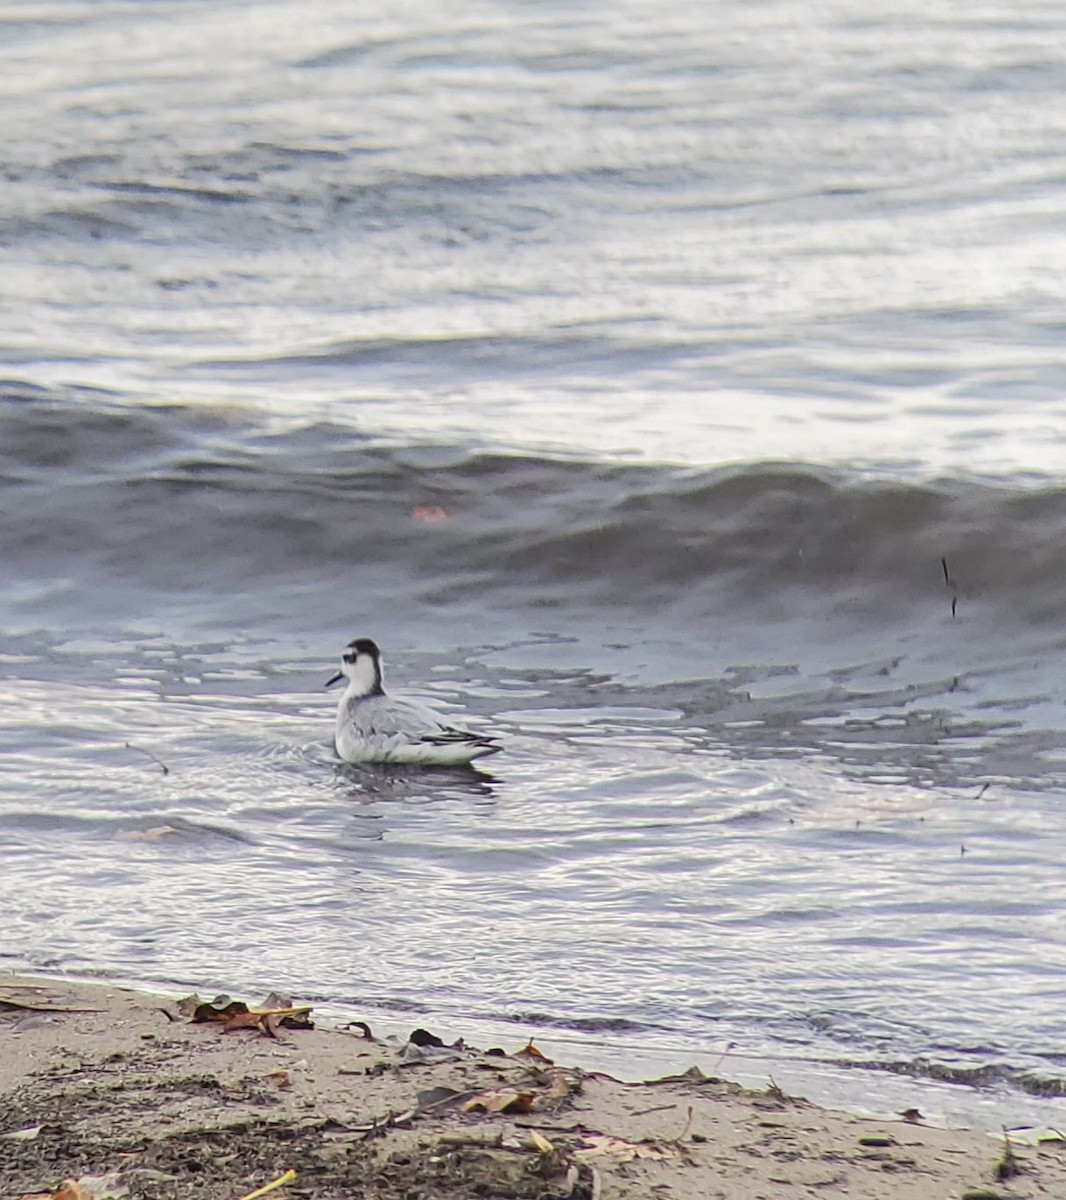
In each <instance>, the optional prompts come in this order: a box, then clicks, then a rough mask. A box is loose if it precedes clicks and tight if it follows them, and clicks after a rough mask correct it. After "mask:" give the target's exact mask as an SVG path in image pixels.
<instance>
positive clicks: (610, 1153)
mask: <svg viewBox="0 0 1066 1200" xmlns="http://www.w3.org/2000/svg"><path fill="white" fill-rule="evenodd" d="M581 1140H582V1141H583V1142H584V1143H585V1144H584V1145H583V1146H582V1147H581V1148H580V1149H579V1150H575V1151H574V1152H573V1155H572V1157H573V1158H575V1159H577V1160H578V1161H579V1162H587V1161H588V1160H589V1159H591V1158H616V1159H618V1161H619V1162H632V1161H633V1159H635V1158H652V1159H664V1158H673V1157H674V1155H676V1154H677V1151H676V1150H675V1149H674V1148H673V1147H671V1146H663V1145H660V1144H658V1143H656V1142H627V1141H626V1140H625V1138H616V1137H608V1136H607V1134H605V1133H587V1134H585V1135H584V1136H583V1137H582V1139H581Z"/></svg>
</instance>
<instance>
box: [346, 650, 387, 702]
mask: <svg viewBox="0 0 1066 1200" xmlns="http://www.w3.org/2000/svg"><path fill="white" fill-rule="evenodd" d="M344 673H345V675H347V676H348V695H349V696H380V695H381V693H382V692H383V691H384V688H383V687H382V680H383V676H382V673H381V663H380V661H379V660H378V659H376V658H375V657H374V656H373V655H372V654H360V655H359V657H358V658H357V659H356V660H355V662H354V663H346V664H345V671H344Z"/></svg>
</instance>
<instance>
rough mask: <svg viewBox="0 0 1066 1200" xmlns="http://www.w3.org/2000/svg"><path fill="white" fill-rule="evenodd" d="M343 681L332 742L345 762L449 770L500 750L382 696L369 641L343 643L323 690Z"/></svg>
mask: <svg viewBox="0 0 1066 1200" xmlns="http://www.w3.org/2000/svg"><path fill="white" fill-rule="evenodd" d="M342 679H347V680H348V686H347V687H346V688H345V690H344V695H343V696H341V698H340V703H339V704H338V705H337V731H336V735H335V741H336V746H337V753H338V754H339V755H340V757H341V758H343V759H344V761H345V762H350V763H411V764H414V765H421V766H425V767H450V766H456V765H459V764H462V763H468V762H471V761H472V760H473V759H475V758H481V757H482V756H483V755H486V754H495V753H496V752H497V751H498V750H502V749H503V747H502V746H497V745H496V744H495V738H491V737H483V736H482V735H481V734H478V733H470V732H469V731H467V730H465V729H456V728H454V727H453V726H451V725H447V724H445V723H444V721H442V720H441V718H440V716H439V715H438V714H437V713H435V712H434V711H433V710H432V709H431V708H427V707H426V705H424V704H420V703H419V702H418V701H417V700H405V699H400V698H396V697H393V696H387V695H386V694H385V689H384V688H383V687H382V672H381V651H380V650H379V649H378V648H377V646H376V645H375V644H374V642H372V641H371V640H370V639H369V638H356V639H355V641H354V642H349V643H348V646H347V648H346V649H345V651H344V653H343V654H342V655H341V669H340V670H339V671H338V672H337V674H336V675H334V676H333V677H332V678H331V679H329V680H328V681H327V683H326V687H331V686H332V685H333V684H335V683H339V682H340V681H341V680H342Z"/></svg>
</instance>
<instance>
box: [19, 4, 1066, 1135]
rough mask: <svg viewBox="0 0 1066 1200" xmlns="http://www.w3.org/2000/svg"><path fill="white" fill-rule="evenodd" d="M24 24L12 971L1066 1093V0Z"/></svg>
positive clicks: (1011, 1094) (957, 1084)
mask: <svg viewBox="0 0 1066 1200" xmlns="http://www.w3.org/2000/svg"><path fill="white" fill-rule="evenodd" d="M0 13H2V16H3V26H2V29H3V34H2V36H3V46H4V61H5V69H4V71H3V72H2V73H0V99H2V103H3V107H4V112H5V116H6V119H5V122H4V132H3V142H4V155H3V167H2V171H3V180H4V186H3V188H2V190H0V301H2V304H3V310H4V314H5V317H4V321H3V323H2V326H0V376H2V381H0V496H2V501H3V503H2V509H0V511H2V513H3V519H2V521H0V554H2V561H3V563H4V571H3V575H2V577H0V741H2V743H3V749H4V754H3V758H2V760H0V767H2V773H0V903H2V905H3V909H4V912H5V922H4V931H3V934H2V935H0V961H4V962H7V963H8V964H9V965H11V966H20V967H24V966H30V967H37V968H40V969H45V970H49V971H57V970H59V971H73V972H99V973H103V974H104V975H107V976H109V977H113V978H122V979H129V980H138V981H144V982H151V983H155V984H159V985H163V986H167V987H173V988H175V989H178V988H183V987H188V986H194V985H195V986H198V987H199V988H200V989H201V990H205V991H210V990H211V989H212V988H227V989H230V990H234V991H239V992H242V993H251V994H253V995H254V993H255V992H257V991H264V990H267V989H269V988H272V987H282V988H290V989H292V990H294V991H296V992H298V993H299V994H300V995H301V996H303V997H308V998H311V999H314V1000H316V1001H317V1002H318V1003H319V1004H320V1006H321V1007H323V1008H324V1009H325V1010H326V1011H327V1012H335V1013H338V1014H348V1015H353V1014H358V1015H366V1014H370V1015H371V1016H373V1018H374V1020H376V1021H378V1020H380V1021H384V1022H385V1023H386V1025H388V1024H389V1023H392V1024H393V1025H394V1026H395V1027H396V1028H402V1027H404V1026H406V1025H407V1024H409V1023H410V1022H411V1021H415V1022H416V1023H426V1022H428V1023H432V1024H434V1025H439V1026H441V1027H442V1028H443V1030H444V1031H445V1032H447V1031H448V1030H450V1029H452V1028H454V1029H455V1030H457V1031H458V1032H463V1033H466V1034H467V1035H468V1036H469V1033H470V1031H471V1030H472V1029H473V1030H474V1031H475V1032H477V1031H480V1032H481V1033H482V1034H483V1035H484V1036H485V1037H498V1038H500V1039H502V1040H504V1041H506V1040H507V1039H510V1040H511V1041H514V1042H515V1044H519V1043H520V1042H521V1041H522V1040H524V1039H525V1038H526V1037H528V1036H529V1035H530V1033H535V1034H536V1036H537V1040H538V1044H543V1045H545V1046H547V1047H548V1048H552V1047H557V1048H561V1049H562V1050H563V1051H565V1053H566V1055H567V1056H569V1057H570V1058H571V1059H574V1058H576V1059H579V1060H582V1061H586V1062H594V1063H596V1064H598V1065H606V1066H608V1067H610V1068H612V1069H615V1070H618V1071H625V1070H626V1069H629V1070H630V1071H633V1070H636V1069H637V1066H638V1065H639V1066H640V1067H641V1068H642V1069H643V1068H644V1067H646V1068H647V1069H646V1070H645V1073H646V1074H654V1073H656V1070H655V1069H656V1068H657V1067H663V1066H665V1065H675V1064H676V1065H682V1066H683V1065H687V1064H688V1063H689V1062H692V1061H699V1062H701V1063H702V1064H703V1065H704V1066H705V1068H708V1069H710V1068H714V1067H716V1066H718V1065H720V1066H721V1069H722V1070H724V1071H726V1073H729V1072H730V1071H731V1070H732V1072H733V1073H734V1074H736V1075H737V1076H738V1077H743V1078H749V1077H751V1078H756V1077H759V1076H760V1075H762V1076H763V1077H765V1074H766V1073H769V1072H771V1071H772V1073H773V1074H774V1075H775V1078H777V1079H778V1080H779V1081H785V1082H787V1083H789V1084H794V1085H795V1086H796V1087H797V1088H800V1089H805V1090H808V1091H810V1092H811V1093H812V1094H817V1095H819V1096H820V1097H822V1098H826V1099H830V1100H837V1101H839V1100H842V1099H843V1100H851V1099H853V1098H855V1097H858V1096H864V1097H869V1096H870V1095H874V1094H877V1095H881V1096H884V1097H888V1098H890V1099H892V1100H895V1099H897V1098H905V1092H906V1089H903V1090H900V1089H899V1087H898V1085H897V1084H896V1083H895V1082H894V1081H896V1080H903V1081H905V1083H906V1084H907V1085H908V1086H911V1085H921V1086H922V1087H923V1088H926V1089H927V1092H925V1093H923V1094H928V1095H929V1097H930V1103H931V1104H932V1105H933V1106H934V1107H939V1108H941V1109H942V1110H943V1111H945V1112H947V1113H949V1114H952V1115H958V1114H962V1115H967V1114H968V1115H969V1116H970V1117H971V1118H972V1116H973V1115H974V1114H975V1113H976V1114H977V1115H978V1116H979V1117H982V1119H985V1118H987V1119H988V1120H989V1121H991V1122H992V1123H993V1124H994V1123H996V1121H998V1120H999V1119H1001V1118H1002V1119H1009V1118H1011V1117H1020V1118H1025V1119H1030V1118H1031V1119H1052V1118H1054V1120H1057V1121H1059V1122H1061V1121H1062V1120H1063V1119H1064V1116H1066V1100H1064V1099H1062V1097H1063V1096H1064V1095H1066V1075H1064V1066H1066V1043H1064V1032H1066V1030H1064V1022H1063V1018H1062V1011H1063V1000H1064V997H1066V974H1064V972H1066V929H1064V925H1063V912H1064V904H1066V881H1064V877H1063V869H1062V863H1063V859H1064V857H1066V812H1064V807H1063V799H1064V795H1066V672H1064V669H1063V667H1064V654H1066V627H1064V626H1066V570H1064V564H1066V487H1064V483H1066V478H1064V470H1063V452H1064V446H1066V358H1064V354H1063V336H1064V332H1066V220H1064V209H1066V196H1064V193H1063V187H1062V180H1063V178H1066V106H1064V105H1063V103H1062V100H1063V93H1064V91H1066V51H1063V49H1062V47H1063V46H1066V11H1062V10H1059V9H1057V8H1056V7H1055V6H1038V7H1037V8H1036V9H1033V10H1031V11H1030V10H1027V11H1026V12H1025V13H1022V12H1020V11H1018V10H1016V8H1014V7H1011V6H1007V5H1005V4H1002V3H998V4H997V3H990V4H986V5H978V6H971V7H969V8H967V9H966V10H965V11H962V10H960V9H959V7H958V5H956V4H948V3H946V2H943V0H940V2H936V0H934V2H933V3H928V2H926V3H923V4H921V5H919V4H915V3H906V2H902V0H900V2H897V3H892V4H888V5H882V6H880V8H879V9H878V11H877V12H876V13H873V12H871V11H870V10H869V9H868V7H864V6H860V5H858V4H857V3H844V2H841V3H833V4H828V5H827V4H823V5H819V6H817V7H815V6H809V5H803V4H799V3H787V2H777V3H775V2H767V3H759V4H751V3H745V4H740V3H722V4H717V5H712V6H707V5H706V4H695V3H688V2H682V3H679V4H677V5H674V6H673V7H672V8H671V9H670V11H669V12H666V11H662V10H660V9H657V8H655V7H653V6H651V5H647V4H639V3H626V2H624V0H623V2H619V3H617V4H613V5H610V6H596V5H578V6H576V7H575V6H574V5H562V4H559V3H555V2H554V0H543V2H533V0H525V2H517V0H514V2H510V3H507V2H504V0H492V2H489V0H482V2H478V0H475V2H474V3H464V4H462V5H459V4H451V3H448V2H444V3H437V4H433V5H429V4H425V3H423V2H420V0H411V2H409V3H402V2H401V3H400V4H397V5H393V6H390V8H389V10H388V11H387V12H379V11H378V10H377V9H374V8H366V9H365V10H364V9H363V8H362V7H357V8H353V7H352V6H350V5H344V4H341V3H339V2H338V0H310V2H309V3H307V4H302V5H299V6H296V5H290V4H272V3H255V2H252V3H237V2H235V0H213V2H212V3H210V4H208V3H201V2H199V0H156V2H150V0H129V2H124V3H117V2H116V3H111V2H109V0H93V2H92V3H89V2H87V0H70V2H66V3H53V4H44V3H31V4H19V5H7V6H3V7H2V8H0ZM356 636H371V637H374V638H375V639H376V640H377V641H378V642H379V643H380V644H381V645H382V646H383V647H384V650H385V653H386V658H387V671H388V683H389V684H390V685H392V684H395V685H396V686H397V687H399V688H406V689H412V690H414V691H415V692H417V693H418V694H420V695H422V696H423V697H425V698H429V699H431V700H432V701H433V702H435V703H437V704H439V705H440V706H441V707H442V708H445V709H447V710H449V711H453V712H454V713H455V714H456V719H457V720H460V721H463V722H466V723H468V724H470V725H471V726H475V727H477V728H483V729H486V730H488V729H492V730H493V731H496V732H498V733H500V734H501V736H502V737H503V739H504V741H505V743H506V753H504V754H501V755H499V756H496V757H494V758H493V759H491V760H489V761H488V762H486V764H485V770H483V771H481V772H466V773H463V772H459V773H454V772H452V773H449V772H441V773H422V774H410V773H407V774H404V773H398V772H395V771H392V772H382V771H379V770H371V769H366V770H356V769H348V768H343V767H340V766H339V765H338V764H337V763H336V762H335V760H334V758H333V754H332V748H331V733H332V716H333V706H334V703H335V696H333V695H331V694H329V693H326V692H324V691H323V690H322V684H323V683H324V681H325V679H326V678H327V677H328V676H329V675H331V674H332V673H333V672H334V670H335V669H336V661H337V656H338V654H339V651H340V648H341V646H342V645H343V644H344V643H346V642H347V641H348V640H350V639H351V638H353V637H356ZM163 766H165V767H166V768H167V771H166V773H164V771H163V769H162V768H163ZM727 1047H731V1048H730V1049H729V1050H728V1051H727ZM723 1053H724V1054H726V1058H725V1060H722V1055H723ZM856 1080H858V1081H859V1082H858V1083H856V1082H855V1081H856ZM908 1094H909V1093H908ZM901 1106H903V1105H902V1104H901ZM982 1114H983V1116H982Z"/></svg>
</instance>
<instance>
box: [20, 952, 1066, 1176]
mask: <svg viewBox="0 0 1066 1200" xmlns="http://www.w3.org/2000/svg"><path fill="white" fill-rule="evenodd" d="M312 1016H313V1014H312ZM243 1021H244V1023H246V1024H249V1023H250V1027H248V1028H239V1029H233V1030H231V1031H229V1032H226V1031H225V1030H224V1028H223V1026H222V1025H221V1024H219V1023H202V1024H194V1023H191V1022H190V1020H189V1015H188V1011H187V1010H186V1011H182V1010H180V1009H179V1006H178V1005H177V1003H176V1002H175V1001H174V999H173V998H171V997H165V996H154V995H151V994H148V993H144V992H135V991H130V990H127V989H124V988H119V987H115V986H109V985H102V984H90V983H83V982H77V981H70V980H65V979H64V980H46V979H26V978H16V977H14V976H0V1047H2V1054H0V1200H21V1198H22V1197H24V1196H37V1195H44V1196H51V1195H53V1194H54V1192H55V1190H56V1189H57V1188H58V1187H59V1185H60V1183H61V1182H62V1181H63V1180H65V1179H81V1180H83V1182H84V1187H85V1192H83V1193H78V1192H77V1191H75V1192H74V1194H75V1195H88V1196H91V1197H95V1198H96V1200H104V1197H106V1196H116V1197H117V1196H121V1195H126V1196H129V1197H136V1198H141V1197H143V1198H144V1200H238V1198H239V1197H245V1196H248V1195H249V1194H250V1193H252V1192H254V1191H256V1190H257V1189H259V1188H262V1187H264V1186H266V1185H269V1184H271V1183H273V1182H275V1181H277V1180H280V1179H282V1178H283V1177H288V1178H289V1180H290V1181H289V1182H286V1183H284V1184H281V1185H279V1186H278V1187H276V1188H275V1189H274V1190H272V1191H269V1192H267V1193H265V1194H267V1195H270V1196H273V1197H277V1198H280V1200H284V1198H286V1197H287V1198H289V1200H298V1198H302V1200H319V1198H321V1200H325V1198H331V1200H340V1198H341V1197H352V1196H360V1197H366V1198H368V1200H461V1198H462V1200H466V1198H468V1197H472V1196H490V1197H509V1198H513V1200H551V1198H559V1200H562V1198H564V1197H572V1198H574V1200H594V1198H596V1200H614V1198H617V1200H637V1198H638V1197H640V1198H645V1197H654V1196H660V1197H676V1198H677V1200H705V1198H706V1200H725V1198H727V1197H728V1198H729V1200H785V1198H786V1197H787V1198H789V1200H794V1198H796V1197H833V1196H842V1197H862V1198H863V1200H949V1198H950V1200H992V1198H993V1197H1017V1198H1023V1197H1026V1198H1027V1197H1033V1198H1035V1197H1049V1198H1050V1197H1056V1198H1059V1200H1061V1197H1063V1196H1066V1146H1064V1144H1063V1143H1061V1142H1046V1143H1043V1144H1041V1145H1039V1146H1027V1145H1014V1146H1013V1159H1012V1160H1011V1161H1005V1159H1004V1141H1003V1138H1002V1136H998V1137H993V1136H989V1134H988V1133H987V1132H985V1131H980V1130H945V1129H939V1128H931V1127H928V1126H925V1125H923V1124H921V1122H920V1118H919V1119H914V1116H913V1115H912V1117H911V1119H905V1118H904V1117H903V1116H900V1117H899V1118H898V1119H889V1118H888V1117H886V1118H884V1119H878V1120H870V1119H863V1118H859V1117H857V1116H854V1115H849V1114H847V1113H842V1112H833V1111H829V1110H826V1109H823V1108H818V1107H816V1106H814V1105H812V1104H809V1103H807V1102H806V1101H804V1100H801V1099H797V1098H793V1097H789V1096H785V1095H783V1094H782V1093H780V1092H779V1091H777V1090H776V1089H771V1090H769V1091H764V1092H751V1091H745V1090H744V1089H742V1088H740V1087H739V1086H737V1085H735V1084H732V1083H729V1082H726V1081H724V1080H719V1079H708V1078H706V1077H704V1076H700V1075H699V1074H698V1073H693V1074H691V1075H687V1076H675V1077H671V1078H667V1079H663V1080H658V1081H653V1082H647V1083H641V1084H626V1083H622V1082H619V1081H618V1080H615V1079H612V1078H610V1077H608V1076H605V1075H602V1074H590V1073H587V1072H582V1071H579V1070H576V1069H571V1068H567V1067H566V1066H565V1065H563V1064H553V1063H551V1062H549V1061H548V1060H546V1059H543V1058H540V1057H538V1056H537V1055H536V1054H535V1053H531V1052H524V1053H523V1052H522V1048H520V1047H514V1046H508V1047H505V1048H504V1049H505V1050H506V1051H508V1053H506V1054H503V1053H498V1052H492V1051H489V1052H485V1051H480V1050H473V1049H469V1048H461V1049H458V1050H455V1049H451V1048H449V1047H438V1046H434V1045H431V1044H430V1045H423V1046H419V1045H417V1044H415V1043H417V1042H418V1041H420V1040H424V1039H421V1038H420V1037H419V1038H416V1039H415V1040H414V1042H408V1043H407V1044H404V1043H403V1042H402V1040H401V1041H396V1040H393V1039H378V1038H376V1037H373V1036H372V1031H367V1030H365V1029H357V1028H352V1029H326V1028H316V1029H300V1028H285V1027H278V1028H276V1029H274V1030H273V1033H274V1036H270V1034H269V1033H267V1032H266V1031H264V1029H263V1024H264V1022H262V1021H257V1020H256V1019H255V1018H254V1017H253V1018H244V1019H243ZM266 1023H269V1024H273V1021H269V1022H266ZM368 1032H370V1033H371V1036H367V1033H368ZM435 1032H436V1033H438V1034H443V1035H444V1036H445V1038H446V1039H447V1040H449V1041H450V1040H451V1039H452V1038H453V1037H457V1036H458V1033H459V1032H460V1031H453V1030H447V1031H445V1030H437V1031H435ZM290 1172H295V1178H292V1177H291V1176H290V1175H289V1173H290ZM101 1177H102V1178H101ZM68 1194H70V1193H68Z"/></svg>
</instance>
